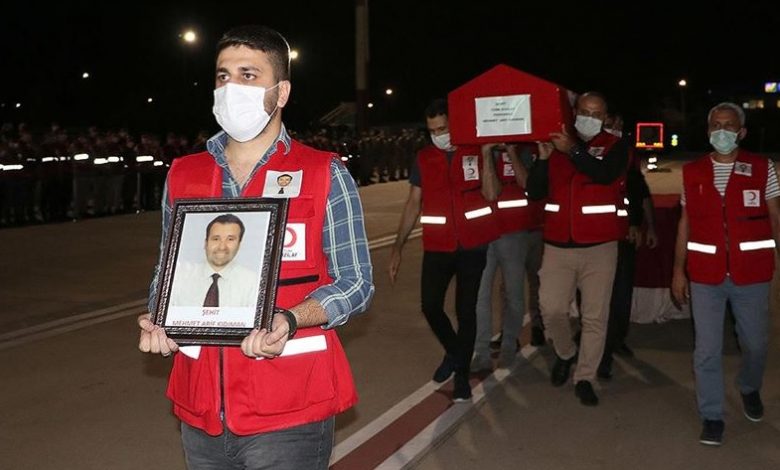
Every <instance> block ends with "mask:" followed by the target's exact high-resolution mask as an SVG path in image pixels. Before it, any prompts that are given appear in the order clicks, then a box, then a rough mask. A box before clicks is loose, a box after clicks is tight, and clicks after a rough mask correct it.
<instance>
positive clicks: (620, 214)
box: [617, 209, 628, 217]
mask: <svg viewBox="0 0 780 470" xmlns="http://www.w3.org/2000/svg"><path fill="white" fill-rule="evenodd" d="M617 214H618V217H628V211H627V210H625V209H618V213H617Z"/></svg>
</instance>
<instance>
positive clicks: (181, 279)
mask: <svg viewBox="0 0 780 470" xmlns="http://www.w3.org/2000/svg"><path fill="white" fill-rule="evenodd" d="M287 209H288V200H287V199H285V198H246V199H181V200H178V201H176V202H175V204H174V207H173V213H172V223H171V224H170V229H169V233H168V234H166V240H167V241H166V244H165V249H164V253H163V258H162V259H161V264H160V271H161V272H160V275H159V276H158V286H157V293H158V294H157V304H156V308H155V311H154V312H152V321H153V322H154V324H155V325H158V326H161V327H163V328H164V329H165V332H166V334H167V335H168V337H170V338H172V339H173V340H175V341H176V342H177V343H179V344H180V345H222V346H235V345H239V344H241V341H242V340H243V339H244V337H246V336H247V335H248V334H249V333H250V332H251V331H252V329H253V328H266V329H270V326H271V322H272V320H273V312H274V306H275V300H276V289H277V283H278V279H279V270H280V264H281V259H282V248H283V242H284V235H285V224H286V221H287ZM231 216H232V217H231ZM218 217H219V219H217V218H218ZM233 217H235V218H237V219H238V220H239V221H240V223H239V222H235V219H234V218H233ZM211 225H214V226H215V227H217V228H215V229H211ZM220 227H222V229H220ZM239 228H240V232H239V231H238V229H239ZM228 229H229V230H232V232H231V233H230V234H227V233H226V234H225V236H224V237H222V235H221V232H220V230H228ZM209 232H213V233H212V234H211V237H210V236H209ZM217 232H220V233H217ZM235 233H240V237H239V243H238V246H237V247H235V246H234V245H233V246H234V247H233V248H225V245H221V246H220V245H219V243H221V242H219V241H214V242H213V243H214V244H213V245H212V244H211V243H212V242H211V241H210V239H212V240H220V239H223V240H228V239H229V238H230V237H233V238H232V240H233V242H232V243H235ZM228 235H230V236H228ZM220 237H222V238H220ZM224 243H227V242H224ZM247 245H249V246H247ZM212 246H213V248H212ZM198 250H200V255H197V252H198ZM231 250H234V251H232V252H231ZM231 253H232V257H231ZM198 256H199V257H200V260H197V258H198ZM239 256H241V258H239ZM228 257H229V259H228V260H227V263H225V264H224V266H222V267H221V268H220V269H221V271H219V272H221V273H223V275H227V273H228V272H230V276H229V277H224V276H223V278H224V280H223V279H220V280H219V282H218V284H219V285H220V286H223V284H224V283H226V282H227V283H228V284H227V288H226V287H225V286H223V287H219V288H218V289H219V290H220V293H219V295H218V297H219V298H220V300H222V301H221V302H218V305H219V306H210V307H205V306H204V305H205V304H208V303H211V302H209V298H208V296H207V291H208V289H209V287H210V283H211V282H212V278H210V276H211V274H208V273H207V272H208V271H214V270H215V268H214V264H213V263H214V262H217V263H224V262H225V259H226V258H228ZM247 265H248V266H247ZM228 269H229V270H230V271H228ZM219 272H218V273H219ZM253 274H255V275H256V284H255V278H253V277H252V275H253ZM204 276H205V280H204ZM213 282H215V283H217V281H216V280H215V281H213ZM204 283H206V287H205V288H204ZM255 285H256V294H257V295H256V296H255V295H254V291H253V290H252V289H253V286H255ZM202 299H205V301H204V300H202ZM253 299H254V301H253ZM212 300H213V297H212ZM225 302H227V303H229V305H223V304H224V303H225ZM231 302H233V303H231Z"/></svg>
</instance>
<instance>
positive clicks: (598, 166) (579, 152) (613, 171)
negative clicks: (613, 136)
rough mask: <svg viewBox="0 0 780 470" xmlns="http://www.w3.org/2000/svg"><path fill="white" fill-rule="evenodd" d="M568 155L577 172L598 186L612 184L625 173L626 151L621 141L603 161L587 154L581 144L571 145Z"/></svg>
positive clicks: (610, 150)
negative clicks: (583, 174)
mask: <svg viewBox="0 0 780 470" xmlns="http://www.w3.org/2000/svg"><path fill="white" fill-rule="evenodd" d="M568 153H569V158H570V159H571V162H572V163H573V164H574V167H575V168H577V171H579V172H580V173H585V174H586V175H587V176H588V177H589V178H590V179H591V180H593V182H594V183H598V184H610V183H612V182H613V181H615V180H616V179H617V178H618V177H619V176H620V175H621V174H623V172H624V171H626V166H627V164H628V149H627V148H626V145H625V143H624V142H623V141H622V140H620V141H618V142H617V143H616V144H615V145H613V146H612V148H610V149H609V151H608V152H607V154H606V155H604V158H603V159H598V158H596V157H595V156H593V155H591V154H590V153H588V151H587V150H586V147H585V145H583V144H575V145H573V146H572V147H571V148H570V150H569V152H568Z"/></svg>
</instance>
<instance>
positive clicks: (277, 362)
mask: <svg viewBox="0 0 780 470" xmlns="http://www.w3.org/2000/svg"><path fill="white" fill-rule="evenodd" d="M253 366H254V367H253V369H257V370H256V371H252V372H251V377H252V379H251V381H252V386H253V387H254V394H253V395H252V396H253V397H254V398H256V400H255V401H253V402H252V403H251V404H249V407H250V409H251V410H253V411H254V412H255V413H256V414H257V415H259V416H268V415H277V414H284V413H291V412H295V411H299V410H302V409H304V408H307V407H309V406H311V405H315V404H317V403H321V402H323V401H328V400H332V399H333V398H334V397H335V396H336V387H335V377H334V371H333V352H332V350H331V347H330V345H328V349H326V350H325V351H315V352H307V353H302V354H297V355H294V356H288V357H277V358H276V359H273V360H263V361H257V363H256V364H254V365H253Z"/></svg>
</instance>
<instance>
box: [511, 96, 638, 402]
mask: <svg viewBox="0 0 780 470" xmlns="http://www.w3.org/2000/svg"><path fill="white" fill-rule="evenodd" d="M575 113H576V118H575V124H574V127H575V129H576V131H577V137H574V136H570V135H569V134H568V132H567V131H566V129H565V128H564V129H562V132H561V133H552V134H551V137H552V143H551V144H550V143H541V144H539V161H538V162H537V164H536V165H534V166H533V167H532V168H531V171H530V173H529V178H528V188H527V189H528V196H529V197H530V198H531V199H543V198H545V197H547V198H548V200H547V202H546V204H545V207H544V242H545V246H544V257H543V258H542V269H541V270H540V271H539V278H540V284H541V285H540V288H539V303H540V308H541V311H542V318H543V320H544V326H545V332H546V334H547V337H548V338H550V339H551V340H552V342H553V346H554V348H555V354H556V360H555V364H554V365H553V368H552V374H551V381H552V384H553V385H555V386H561V385H563V384H564V383H566V381H567V380H568V379H569V373H570V370H571V366H572V364H573V363H574V362H575V359H576V360H577V368H576V370H575V372H574V382H575V388H574V391H575V394H576V395H577V397H578V398H579V399H580V402H581V403H582V404H583V405H586V406H595V405H597V404H598V397H597V396H596V393H595V391H594V390H593V384H592V382H593V381H595V379H596V371H597V368H598V366H599V362H600V361H601V356H602V353H603V351H604V341H605V338H606V333H607V318H608V315H609V302H610V295H611V293H612V282H613V281H614V277H615V267H616V263H617V241H618V240H622V239H624V238H625V237H626V235H627V233H628V212H627V208H626V206H625V202H624V195H625V175H626V166H627V164H628V152H627V149H626V147H625V145H624V144H623V142H622V141H621V140H620V139H619V138H618V137H616V136H614V135H612V134H609V133H607V132H604V131H603V130H602V125H603V122H604V119H605V118H606V117H607V102H606V100H605V99H604V97H603V96H602V95H601V94H598V93H585V94H583V95H581V96H580V97H579V98H578V99H577V104H576V109H575ZM553 147H554V150H553ZM577 288H579V290H580V292H581V293H582V305H581V315H582V333H581V339H580V348H579V352H578V351H577V345H576V344H575V342H574V341H573V339H572V331H571V325H570V324H569V306H570V305H571V303H572V301H573V300H574V296H575V293H576V290H577ZM575 356H578V359H577V358H575Z"/></svg>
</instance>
